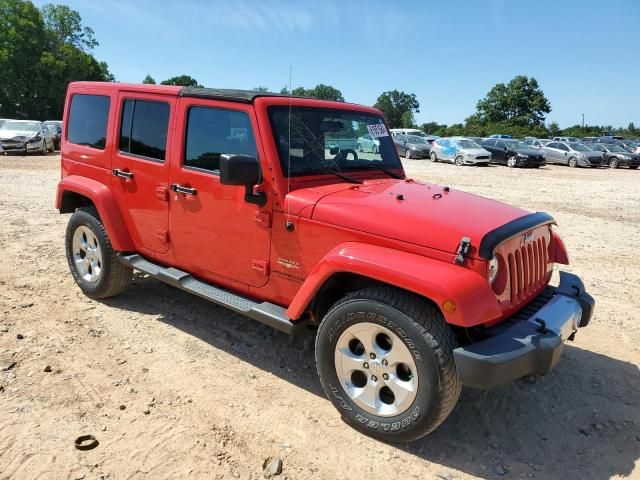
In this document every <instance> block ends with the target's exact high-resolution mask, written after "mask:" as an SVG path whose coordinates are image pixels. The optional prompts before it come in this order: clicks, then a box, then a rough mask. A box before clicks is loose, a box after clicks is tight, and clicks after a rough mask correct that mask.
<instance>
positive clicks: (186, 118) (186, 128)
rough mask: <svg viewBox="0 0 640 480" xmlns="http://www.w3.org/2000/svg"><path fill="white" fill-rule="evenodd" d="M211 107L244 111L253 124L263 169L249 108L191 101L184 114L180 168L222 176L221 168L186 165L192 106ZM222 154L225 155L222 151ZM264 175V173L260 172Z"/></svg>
mask: <svg viewBox="0 0 640 480" xmlns="http://www.w3.org/2000/svg"><path fill="white" fill-rule="evenodd" d="M194 107H195V108H210V109H212V110H226V111H229V112H241V113H244V114H245V115H246V116H247V118H248V119H249V124H250V125H251V134H252V136H253V141H254V142H255V145H256V158H257V160H258V165H259V166H260V169H261V170H262V166H261V163H260V151H259V150H258V139H257V138H256V135H255V129H254V128H253V122H252V121H251V115H249V112H248V111H247V110H243V109H238V108H228V107H220V106H217V105H207V104H201V103H191V104H189V105H187V106H186V115H185V116H184V134H183V138H184V144H183V146H182V155H181V157H182V158H181V159H180V168H182V169H183V170H193V171H196V172H201V173H207V174H209V175H213V176H214V177H220V169H219V168H217V169H215V170H207V169H206V168H201V167H192V166H191V165H185V160H186V159H187V135H188V134H189V114H190V112H191V109H192V108H194ZM220 155H223V154H222V153H221V154H220ZM260 175H261V177H262V173H261V174H260Z"/></svg>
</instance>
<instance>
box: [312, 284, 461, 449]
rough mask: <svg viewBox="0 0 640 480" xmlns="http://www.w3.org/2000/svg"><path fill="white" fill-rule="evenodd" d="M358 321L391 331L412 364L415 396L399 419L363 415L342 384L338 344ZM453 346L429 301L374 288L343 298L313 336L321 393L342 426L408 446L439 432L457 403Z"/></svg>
mask: <svg viewBox="0 0 640 480" xmlns="http://www.w3.org/2000/svg"><path fill="white" fill-rule="evenodd" d="M361 322H369V323H373V324H376V325H381V326H383V327H385V328H387V329H389V330H391V331H392V333H394V334H395V335H397V337H398V340H400V341H402V342H403V343H404V346H406V347H408V350H409V352H410V355H411V357H412V358H413V361H414V363H415V365H416V370H417V371H416V372H415V374H416V375H417V376H418V386H417V393H416V396H415V398H414V400H413V402H412V403H411V405H410V406H409V407H408V408H406V409H405V410H404V411H403V412H400V414H399V415H396V416H393V417H388V416H378V415H374V414H372V413H369V412H367V411H365V410H364V409H362V408H361V407H360V406H358V405H357V404H356V403H355V402H354V400H353V399H352V398H351V397H350V396H349V394H348V393H347V392H346V391H345V389H344V387H343V386H342V384H341V383H340V380H339V378H338V374H337V373H336V364H335V349H336V345H337V343H338V340H339V338H340V335H341V334H342V333H343V332H344V331H345V330H347V329H348V328H349V327H352V326H353V325H355V324H357V323H361ZM456 346H457V343H456V339H455V337H454V335H453V333H452V331H451V330H450V329H449V328H448V327H447V325H446V323H445V321H444V318H443V316H442V314H441V313H440V311H439V310H438V309H437V308H435V307H434V306H433V305H432V304H431V303H429V302H428V301H427V300H425V299H423V298H421V297H419V296H417V295H414V294H411V293H408V292H405V291H402V290H399V289H396V288H393V287H373V288H367V289H363V290H359V291H356V292H353V293H350V294H348V295H346V296H345V297H343V298H342V299H341V300H339V301H338V302H337V303H336V304H335V305H334V306H333V307H332V308H331V309H330V310H329V312H328V313H327V314H326V315H325V317H324V319H323V320H322V322H321V324H320V327H319V329H318V333H317V337H316V366H317V369H318V375H319V376H320V382H321V383H322V388H323V389H324V391H325V394H326V395H327V397H328V398H329V400H331V402H332V403H333V404H334V406H335V407H336V409H337V410H338V411H339V412H340V414H341V415H342V418H343V420H344V421H345V422H346V423H348V424H349V425H351V426H352V427H353V428H355V429H356V430H359V431H361V432H362V433H364V434H366V435H369V436H371V437H374V438H378V439H380V440H383V441H387V442H409V441H413V440H416V439H418V438H421V437H423V436H425V435H427V434H428V433H430V432H432V431H433V430H434V429H435V428H437V427H438V426H439V425H440V424H441V423H442V422H443V421H444V420H445V419H446V418H447V416H448V415H449V414H450V413H451V411H452V410H453V408H454V406H455V405H456V403H457V401H458V397H459V396H460V391H461V389H462V384H461V381H460V377H459V376H458V372H457V369H456V365H455V362H454V359H453V350H454V349H455V348H456Z"/></svg>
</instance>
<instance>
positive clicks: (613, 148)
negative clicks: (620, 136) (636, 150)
mask: <svg viewBox="0 0 640 480" xmlns="http://www.w3.org/2000/svg"><path fill="white" fill-rule="evenodd" d="M607 148H608V149H609V151H610V152H625V151H626V150H625V149H624V148H622V147H621V146H619V145H607Z"/></svg>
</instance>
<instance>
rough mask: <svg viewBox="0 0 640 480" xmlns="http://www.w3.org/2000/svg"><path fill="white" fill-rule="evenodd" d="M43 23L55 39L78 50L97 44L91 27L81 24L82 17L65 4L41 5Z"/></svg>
mask: <svg viewBox="0 0 640 480" xmlns="http://www.w3.org/2000/svg"><path fill="white" fill-rule="evenodd" d="M42 15H43V17H44V25H45V28H46V29H47V30H49V32H50V33H51V34H52V35H53V38H54V39H55V41H57V42H60V43H63V44H66V45H71V46H73V47H76V48H77V49H78V50H91V49H93V48H95V47H97V46H98V41H97V40H96V39H95V37H94V32H93V29H91V28H90V27H83V26H82V18H81V17H80V14H79V13H78V12H76V11H75V10H71V9H70V8H69V7H68V6H66V5H53V4H51V3H49V4H47V5H44V6H43V7H42Z"/></svg>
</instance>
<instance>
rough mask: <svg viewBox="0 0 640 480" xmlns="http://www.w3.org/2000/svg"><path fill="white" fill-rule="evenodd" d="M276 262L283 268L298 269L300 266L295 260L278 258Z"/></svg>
mask: <svg viewBox="0 0 640 480" xmlns="http://www.w3.org/2000/svg"><path fill="white" fill-rule="evenodd" d="M276 262H277V263H279V264H280V265H282V266H283V267H285V268H295V269H298V268H300V264H299V263H298V262H296V261H295V260H289V259H288V258H282V257H278V260H277V261H276Z"/></svg>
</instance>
